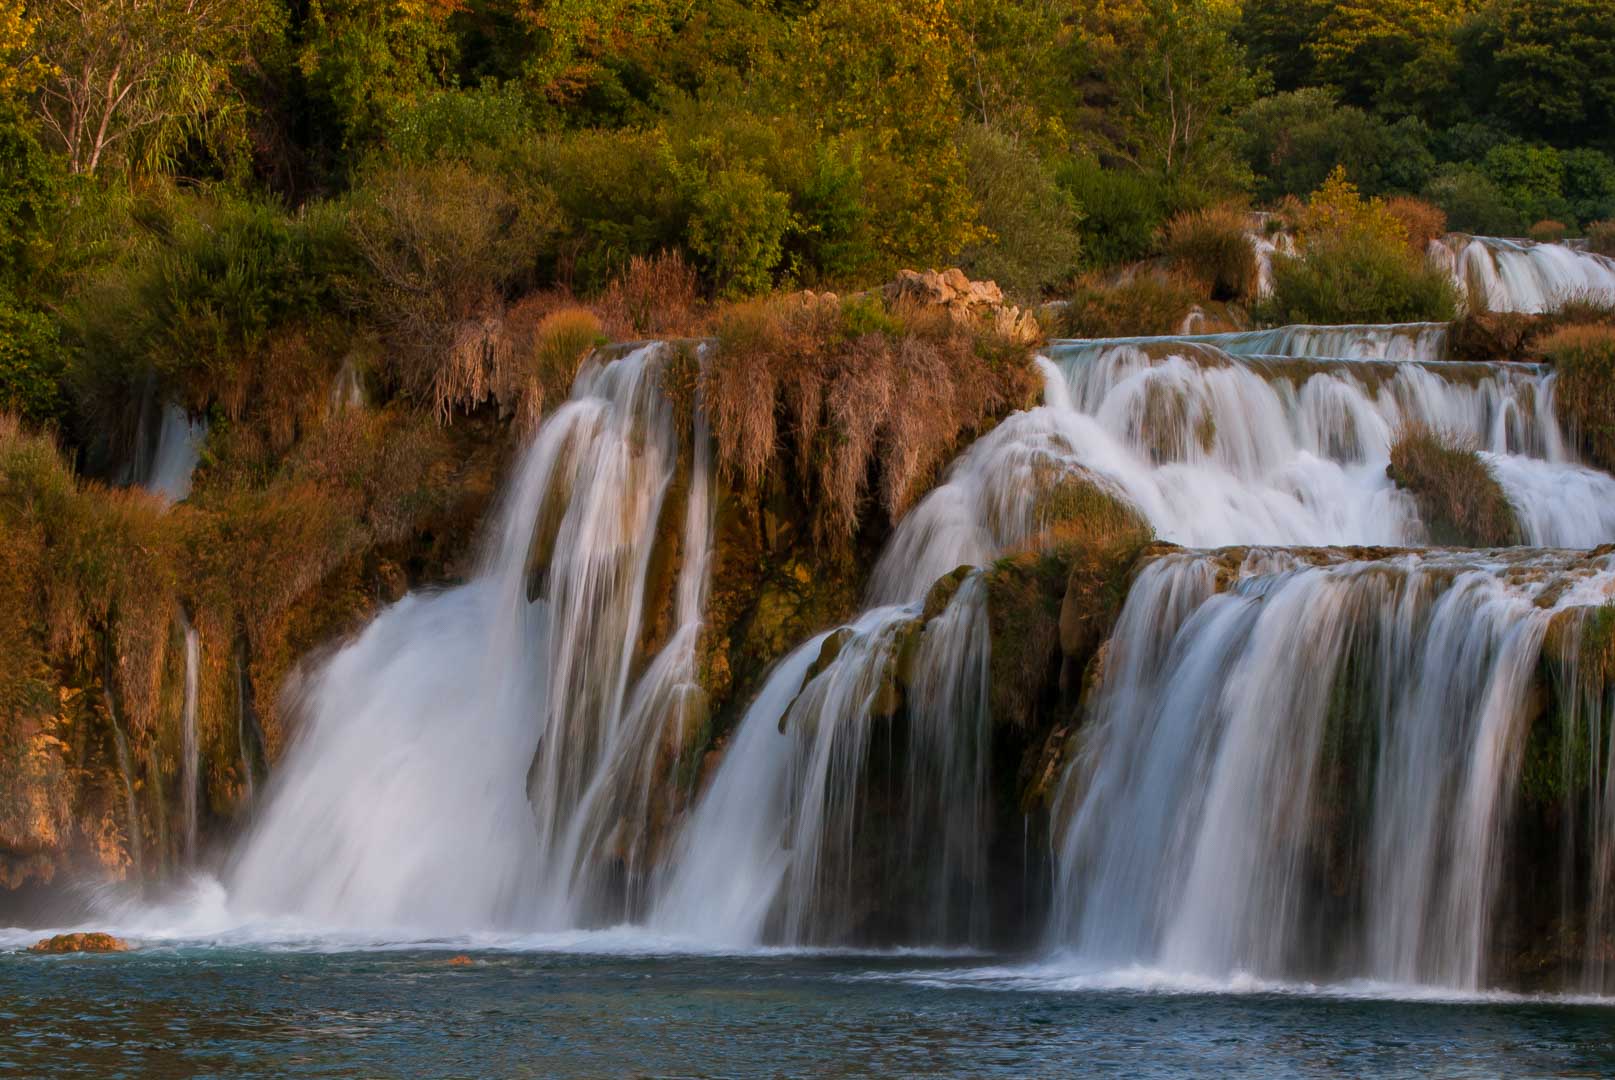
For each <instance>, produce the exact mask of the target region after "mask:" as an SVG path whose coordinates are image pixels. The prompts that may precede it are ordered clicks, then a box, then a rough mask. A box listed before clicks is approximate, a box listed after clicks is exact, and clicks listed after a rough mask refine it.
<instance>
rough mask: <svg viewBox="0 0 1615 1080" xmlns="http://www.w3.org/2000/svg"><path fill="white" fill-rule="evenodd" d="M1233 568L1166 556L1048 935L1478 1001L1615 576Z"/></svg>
mask: <svg viewBox="0 0 1615 1080" xmlns="http://www.w3.org/2000/svg"><path fill="white" fill-rule="evenodd" d="M1218 576H1219V565H1218V561H1217V556H1215V555H1204V554H1200V553H1195V552H1185V553H1179V554H1172V555H1168V556H1163V557H1161V558H1158V559H1156V560H1155V561H1153V562H1152V563H1150V564H1149V565H1148V566H1147V567H1146V569H1145V570H1144V571H1143V572H1142V574H1141V575H1140V577H1139V579H1138V581H1137V583H1136V584H1135V586H1134V588H1133V590H1132V592H1131V594H1130V595H1129V597H1128V600H1127V603H1126V605H1125V608H1124V610H1123V614H1122V617H1121V622H1120V624H1119V625H1118V628H1117V631H1116V634H1115V636H1114V637H1113V639H1112V646H1111V649H1112V651H1111V654H1110V657H1109V660H1108V661H1107V665H1106V669H1105V674H1104V681H1103V684H1102V686H1101V688H1100V691H1099V695H1098V697H1097V699H1096V701H1095V703H1094V706H1093V709H1092V714H1091V717H1090V719H1089V721H1088V727H1087V728H1086V730H1085V733H1084V736H1083V743H1082V746H1081V749H1080V751H1079V754H1078V756H1077V758H1076V759H1075V760H1074V762H1073V763H1072V765H1071V767H1070V769H1069V770H1068V773H1067V775H1066V778H1065V780H1064V782H1063V785H1062V789H1061V806H1060V807H1059V808H1058V810H1057V815H1056V816H1057V820H1058V821H1062V822H1064V835H1063V837H1062V838H1061V840H1060V842H1059V846H1058V853H1059V884H1058V891H1057V900H1056V906H1055V919H1054V923H1053V937H1054V940H1055V941H1056V942H1058V943H1060V944H1062V945H1064V946H1067V947H1069V948H1071V949H1072V950H1073V951H1074V953H1075V955H1076V956H1078V957H1080V958H1081V959H1082V960H1083V961H1084V962H1085V963H1087V964H1088V965H1090V966H1091V967H1096V968H1099V969H1110V968H1115V967H1117V966H1126V965H1130V964H1139V965H1144V966H1145V967H1150V968H1161V969H1165V970H1168V971H1174V972H1185V973H1190V974H1194V975H1203V976H1209V977H1212V978H1224V977H1227V976H1229V975H1230V974H1232V973H1235V972H1250V973H1255V974H1256V975H1257V976H1259V977H1262V978H1294V977H1296V976H1303V977H1309V976H1312V975H1313V974H1314V973H1318V974H1321V975H1323V976H1324V977H1329V978H1339V977H1346V978H1352V977H1363V978H1370V979H1376V980H1384V981H1388V982H1392V983H1399V984H1412V983H1417V984H1426V985H1439V986H1449V987H1456V988H1459V989H1464V990H1473V989H1477V988H1478V987H1480V986H1481V985H1482V984H1483V981H1484V980H1485V978H1486V975H1487V971H1486V960H1487V956H1488V948H1489V945H1490V935H1491V932H1492V929H1493V925H1492V921H1491V913H1492V906H1493V902H1494V898H1495V891H1496V885H1497V880H1496V879H1497V874H1498V869H1499V867H1500V866H1501V865H1502V863H1503V856H1504V853H1505V847H1504V823H1505V822H1506V820H1507V817H1508V814H1509V811H1510V807H1511V806H1512V803H1513V798H1514V793H1515V790H1516V786H1517V783H1518V778H1519V773H1520V768H1521V757H1522V750H1523V745H1524V740H1525V734H1526V728H1525V719H1526V709H1527V702H1526V695H1527V690H1528V688H1529V686H1530V683H1531V677H1532V672H1533V670H1534V667H1535V665H1536V663H1537V660H1538V657H1539V655H1540V653H1541V649H1542V644H1543V640H1544V637H1545V636H1546V634H1547V630H1548V626H1549V623H1550V622H1551V621H1552V619H1553V616H1554V614H1555V613H1556V612H1559V611H1563V610H1566V609H1569V608H1573V607H1577V606H1582V605H1588V604H1598V603H1602V602H1605V601H1607V599H1608V598H1609V596H1610V595H1612V594H1615V559H1611V558H1609V557H1604V558H1600V559H1597V560H1592V561H1588V562H1576V561H1575V560H1574V559H1573V558H1572V557H1570V556H1566V555H1562V554H1553V553H1547V554H1530V553H1518V554H1514V555H1509V556H1503V555H1499V554H1497V553H1479V554H1476V555H1461V554H1458V553H1440V552H1433V553H1427V554H1424V555H1422V556H1421V555H1412V554H1409V555H1403V556H1395V557H1390V558H1386V559H1383V560H1376V561H1367V562H1357V561H1351V560H1349V559H1344V558H1340V559H1337V560H1334V561H1331V562H1329V563H1327V564H1325V565H1310V564H1308V563H1306V562H1303V561H1302V560H1300V559H1299V558H1297V557H1295V556H1293V555H1290V554H1289V553H1286V552H1283V551H1276V550H1267V551H1263V550H1258V551H1255V552H1253V553H1251V555H1250V556H1249V557H1248V558H1247V560H1246V562H1245V563H1244V565H1243V566H1241V567H1240V568H1239V569H1238V572H1237V580H1236V581H1235V582H1234V584H1233V585H1232V586H1231V587H1230V588H1228V589H1227V591H1218V585H1217V579H1218ZM1342 724H1351V725H1358V726H1357V727H1352V728H1341V727H1340V725H1342ZM1354 732H1355V734H1353V733H1354ZM1352 745H1363V746H1371V747H1375V748H1376V750H1375V752H1374V756H1373V758H1372V759H1371V760H1370V759H1367V758H1354V757H1352V756H1351V755H1350V754H1349V753H1348V748H1349V747H1350V746H1352ZM1357 770H1363V773H1362V774H1361V775H1359V774H1358V773H1357ZM1337 865H1348V866H1353V867H1355V868H1356V871H1355V873H1354V874H1353V877H1352V879H1351V881H1350V882H1349V883H1348V888H1349V889H1350V890H1353V891H1351V892H1349V893H1348V894H1347V895H1345V896H1341V895H1339V894H1336V893H1333V892H1332V891H1331V890H1330V889H1329V888H1327V887H1325V886H1324V885H1323V883H1324V882H1328V881H1330V880H1333V879H1332V878H1331V876H1330V875H1331V871H1332V870H1334V868H1335V867H1336V866H1337ZM1337 872H1338V871H1337Z"/></svg>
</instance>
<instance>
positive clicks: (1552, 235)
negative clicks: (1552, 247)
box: [1529, 218, 1570, 244]
mask: <svg viewBox="0 0 1615 1080" xmlns="http://www.w3.org/2000/svg"><path fill="white" fill-rule="evenodd" d="M1569 231H1570V230H1569V229H1568V228H1566V227H1565V223H1564V222H1562V221H1554V220H1553V219H1552V218H1545V219H1543V220H1542V221H1539V222H1537V223H1536V224H1535V225H1532V226H1531V228H1530V230H1529V235H1530V237H1531V239H1533V240H1535V241H1536V242H1537V243H1539V244H1557V243H1558V242H1559V241H1561V240H1563V239H1564V238H1565V234H1566V233H1568V232H1569Z"/></svg>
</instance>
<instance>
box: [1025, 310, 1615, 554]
mask: <svg viewBox="0 0 1615 1080" xmlns="http://www.w3.org/2000/svg"><path fill="white" fill-rule="evenodd" d="M1050 357H1051V359H1052V360H1053V362H1054V363H1055V364H1056V365H1057V367H1058V368H1059V370H1060V372H1061V373H1062V375H1063V378H1064V381H1065V387H1064V390H1065V393H1064V395H1063V396H1062V398H1061V400H1060V402H1058V403H1056V408H1057V409H1062V408H1063V407H1064V406H1069V408H1070V410H1071V412H1072V413H1073V414H1074V415H1068V416H1065V417H1064V418H1063V424H1064V436H1063V437H1064V438H1065V439H1067V440H1068V441H1069V442H1070V443H1071V445H1072V447H1073V448H1074V451H1075V456H1076V458H1077V460H1079V461H1080V462H1082V463H1083V464H1085V465H1087V466H1089V467H1091V468H1093V469H1094V470H1096V471H1097V472H1100V473H1102V474H1104V475H1106V476H1109V477H1110V478H1111V479H1112V480H1114V481H1115V482H1116V483H1117V485H1118V486H1119V487H1121V489H1122V490H1124V491H1125V492H1126V493H1127V495H1128V496H1129V498H1130V499H1131V500H1132V501H1133V502H1134V503H1135V504H1136V505H1138V506H1139V508H1140V509H1142V510H1143V511H1144V512H1145V514H1146V516H1148V517H1149V519H1150V521H1151V522H1152V523H1153V524H1154V525H1155V527H1156V529H1157V531H1158V532H1159V533H1160V534H1161V536H1162V537H1163V538H1165V539H1170V540H1174V541H1177V542H1179V543H1186V544H1192V545H1196V546H1219V545H1225V544H1241V543H1279V544H1393V545H1396V544H1416V543H1422V542H1424V539H1425V531H1424V528H1423V525H1422V524H1421V522H1420V521H1419V520H1418V517H1417V512H1416V510H1415V509H1414V507H1413V504H1412V500H1411V499H1409V498H1408V497H1407V496H1405V495H1404V494H1402V493H1401V492H1399V491H1397V490H1396V488H1395V486H1394V485H1393V484H1392V482H1391V481H1390V479H1389V478H1388V477H1387V476H1386V472H1385V470H1386V465H1387V463H1388V462H1389V460H1390V448H1391V445H1392V443H1393V442H1394V441H1395V438H1396V435H1397V433H1398V432H1399V431H1400V430H1402V429H1403V428H1404V427H1407V426H1410V425H1418V426H1423V427H1425V428H1429V429H1433V430H1438V431H1441V432H1445V433H1448V434H1451V435H1454V436H1457V437H1459V438H1461V439H1463V440H1465V441H1467V442H1469V443H1470V444H1472V445H1473V446H1475V447H1476V448H1478V449H1479V450H1481V451H1482V452H1483V455H1484V457H1485V460H1486V461H1487V462H1488V463H1489V464H1490V465H1491V466H1492V468H1493V470H1494V473H1495V474H1496V476H1497V478H1498V480H1499V482H1500V483H1501V484H1502V486H1503V489H1504V491H1505V493H1506V494H1507V495H1508V496H1509V498H1510V501H1511V502H1512V503H1513V504H1514V506H1515V509H1516V511H1517V514H1518V517H1519V519H1520V523H1521V527H1522V529H1523V531H1524V533H1525V537H1526V540H1527V542H1528V543H1531V544H1536V545H1543V546H1571V547H1590V546H1593V545H1596V544H1600V543H1606V542H1609V541H1611V540H1615V480H1612V479H1611V478H1610V477H1609V476H1607V475H1605V474H1603V473H1600V472H1596V471H1594V470H1591V469H1588V468H1585V467H1583V466H1581V465H1579V464H1577V463H1576V462H1575V460H1574V456H1573V454H1572V453H1571V451H1570V450H1569V449H1568V447H1567V444H1566V440H1565V438H1564V434H1563V432H1562V431H1561V430H1560V428H1559V425H1558V421H1557V420H1556V418H1555V415H1554V405H1553V385H1554V377H1553V375H1552V373H1551V372H1549V371H1547V370H1546V369H1543V368H1539V367H1534V366H1530V365H1518V364H1456V363H1445V362H1434V363H1417V362H1401V363H1392V362H1378V361H1361V360H1334V359H1330V360H1306V359H1293V358H1287V357H1266V356H1244V355H1238V354H1234V353H1230V352H1227V351H1226V350H1224V349H1221V348H1219V347H1217V346H1216V345H1213V344H1208V343H1206V342H1204V341H1180V340H1177V339H1165V340H1163V341H1161V342H1158V343H1154V344H1150V343H1143V342H1138V341H1132V340H1126V341H1119V342H1078V343H1073V344H1069V345H1067V344H1063V343H1061V344H1057V345H1055V346H1054V347H1052V348H1051V349H1050Z"/></svg>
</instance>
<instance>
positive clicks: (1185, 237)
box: [1165, 206, 1257, 302]
mask: <svg viewBox="0 0 1615 1080" xmlns="http://www.w3.org/2000/svg"><path fill="white" fill-rule="evenodd" d="M1165 248H1166V255H1167V257H1168V258H1169V259H1170V260H1171V261H1172V262H1173V263H1174V264H1175V266H1176V267H1177V269H1178V270H1179V271H1180V272H1181V273H1182V274H1183V275H1184V276H1186V277H1187V278H1189V279H1190V280H1192V281H1195V282H1198V283H1199V284H1200V285H1201V287H1202V288H1203V289H1204V290H1205V293H1206V295H1207V296H1208V297H1209V298H1210V299H1212V300H1218V301H1224V302H1227V301H1233V300H1249V299H1251V298H1252V297H1254V296H1255V295H1256V279H1257V264H1256V249H1255V247H1254V246H1253V245H1252V244H1251V236H1250V226H1249V224H1248V221H1247V215H1246V214H1244V213H1243V212H1242V211H1240V210H1238V209H1235V208H1233V207H1226V206H1223V207H1214V208H1212V209H1209V210H1198V211H1195V212H1192V213H1187V214H1179V215H1178V216H1177V217H1175V218H1173V219H1172V220H1171V221H1170V222H1168V223H1167V226H1166V243H1165Z"/></svg>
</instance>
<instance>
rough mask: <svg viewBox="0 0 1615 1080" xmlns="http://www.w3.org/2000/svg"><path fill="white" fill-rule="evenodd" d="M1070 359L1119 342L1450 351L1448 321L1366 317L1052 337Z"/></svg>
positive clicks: (1320, 353) (1338, 351)
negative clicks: (1159, 333)
mask: <svg viewBox="0 0 1615 1080" xmlns="http://www.w3.org/2000/svg"><path fill="white" fill-rule="evenodd" d="M1050 345H1051V346H1052V347H1053V349H1054V351H1055V352H1057V353H1058V354H1059V355H1060V356H1061V357H1063V358H1065V359H1067V360H1072V361H1075V360H1078V359H1080V358H1082V357H1084V356H1098V355H1101V354H1103V353H1106V352H1109V351H1111V350H1113V349H1115V348H1117V347H1118V346H1123V345H1136V346H1141V347H1143V346H1150V347H1154V348H1162V349H1167V348H1172V347H1174V346H1182V345H1210V346H1212V347H1214V348H1216V349H1219V350H1221V351H1222V352H1225V353H1227V354H1228V355H1230V356H1287V357H1291V358H1294V359H1313V360H1320V359H1322V360H1394V361H1423V362H1432V361H1437V360H1443V359H1445V358H1446V353H1447V324H1446V323H1364V324H1360V325H1342V326H1306V325H1295V326H1276V327H1273V328H1271V329H1267V330H1238V331H1233V332H1230V333H1223V334H1178V335H1172V336H1167V337H1130V338H1093V339H1089V340H1075V341H1054V342H1050Z"/></svg>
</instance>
